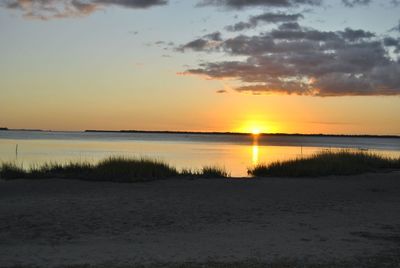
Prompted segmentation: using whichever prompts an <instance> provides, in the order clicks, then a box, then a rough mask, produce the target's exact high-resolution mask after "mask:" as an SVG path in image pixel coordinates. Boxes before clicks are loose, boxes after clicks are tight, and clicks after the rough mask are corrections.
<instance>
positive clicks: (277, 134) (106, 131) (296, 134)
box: [85, 129, 400, 138]
mask: <svg viewBox="0 0 400 268" xmlns="http://www.w3.org/2000/svg"><path fill="white" fill-rule="evenodd" d="M85 132H104V133H153V134H186V135H190V134H193V135H195V134H206V135H209V134H211V135H238V136H244V135H252V134H251V133H239V132H202V131H168V130H165V131H157V130H92V129H88V130H85ZM260 135H263V136H289V137H357V138H400V136H397V135H344V134H342V135H340V134H301V133H291V134H289V133H261V134H260Z"/></svg>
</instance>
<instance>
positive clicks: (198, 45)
mask: <svg viewBox="0 0 400 268" xmlns="http://www.w3.org/2000/svg"><path fill="white" fill-rule="evenodd" d="M221 42H222V37H221V33H220V32H214V33H210V34H206V35H204V36H203V37H201V38H198V39H195V40H193V41H190V42H189V43H187V44H185V45H182V46H180V47H178V48H177V49H176V50H178V51H181V52H184V51H186V50H194V51H207V50H212V49H215V48H216V47H218V46H219V45H220V43H221Z"/></svg>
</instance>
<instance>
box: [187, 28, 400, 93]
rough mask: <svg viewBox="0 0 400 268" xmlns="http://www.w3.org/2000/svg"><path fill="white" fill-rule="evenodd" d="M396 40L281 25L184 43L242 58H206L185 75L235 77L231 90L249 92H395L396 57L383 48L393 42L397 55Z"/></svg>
mask: <svg viewBox="0 0 400 268" xmlns="http://www.w3.org/2000/svg"><path fill="white" fill-rule="evenodd" d="M205 41H207V40H205ZM399 43H400V40H399V39H395V38H393V37H385V38H383V39H381V38H379V37H377V36H376V35H375V34H374V33H371V32H368V31H364V30H355V29H351V28H346V29H344V30H343V31H319V30H316V29H313V28H306V27H301V26H300V25H298V24H297V25H284V24H282V25H279V26H277V28H275V29H273V30H271V31H268V32H264V33H261V34H257V35H253V36H247V35H242V34H241V35H238V36H235V37H232V38H228V39H223V40H221V41H219V43H218V44H217V45H215V46H214V47H212V48H211V47H210V46H208V45H204V44H203V45H199V46H193V43H191V42H189V43H188V44H186V45H184V46H185V48H186V50H190V49H192V50H196V51H204V52H209V53H211V52H213V51H223V52H225V53H227V54H229V55H231V56H244V57H245V58H246V60H242V61H239V60H232V61H221V62H205V63H202V64H200V65H199V66H198V68H192V69H188V70H186V74H192V75H201V76H207V77H209V78H211V79H224V78H232V79H235V80H239V81H240V82H241V85H240V86H239V87H237V88H235V89H236V90H237V91H240V92H251V93H253V94H260V93H282V94H298V95H311V96H371V95H400V60H395V59H394V58H392V57H391V56H390V53H388V48H390V47H394V48H395V50H394V51H393V53H395V54H397V56H399V53H400V50H399ZM189 44H191V45H189ZM183 51H185V50H183Z"/></svg>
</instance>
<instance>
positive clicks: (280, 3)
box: [199, 0, 322, 9]
mask: <svg viewBox="0 0 400 268" xmlns="http://www.w3.org/2000/svg"><path fill="white" fill-rule="evenodd" d="M321 1H322V0H201V1H200V2H199V6H209V5H213V6H224V7H228V8H235V9H240V8H244V7H250V6H266V7H293V6H298V5H320V4H321Z"/></svg>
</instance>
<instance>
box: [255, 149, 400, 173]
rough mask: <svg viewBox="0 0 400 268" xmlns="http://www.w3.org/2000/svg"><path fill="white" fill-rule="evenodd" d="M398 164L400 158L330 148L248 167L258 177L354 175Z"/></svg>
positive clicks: (395, 167)
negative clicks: (306, 155)
mask: <svg viewBox="0 0 400 268" xmlns="http://www.w3.org/2000/svg"><path fill="white" fill-rule="evenodd" d="M399 168H400V158H398V159H395V158H389V157H384V156H381V155H378V154H375V153H369V152H363V151H350V150H340V151H331V150H328V151H321V152H318V153H316V154H314V155H312V156H309V157H304V158H296V159H293V160H287V161H277V162H273V163H271V164H268V165H265V164H260V165H258V166H256V167H254V168H251V169H249V170H248V173H249V174H250V175H253V176H256V177H270V176H275V177H306V176H307V177H317V176H329V175H355V174H362V173H367V172H377V171H382V170H390V169H399Z"/></svg>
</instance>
